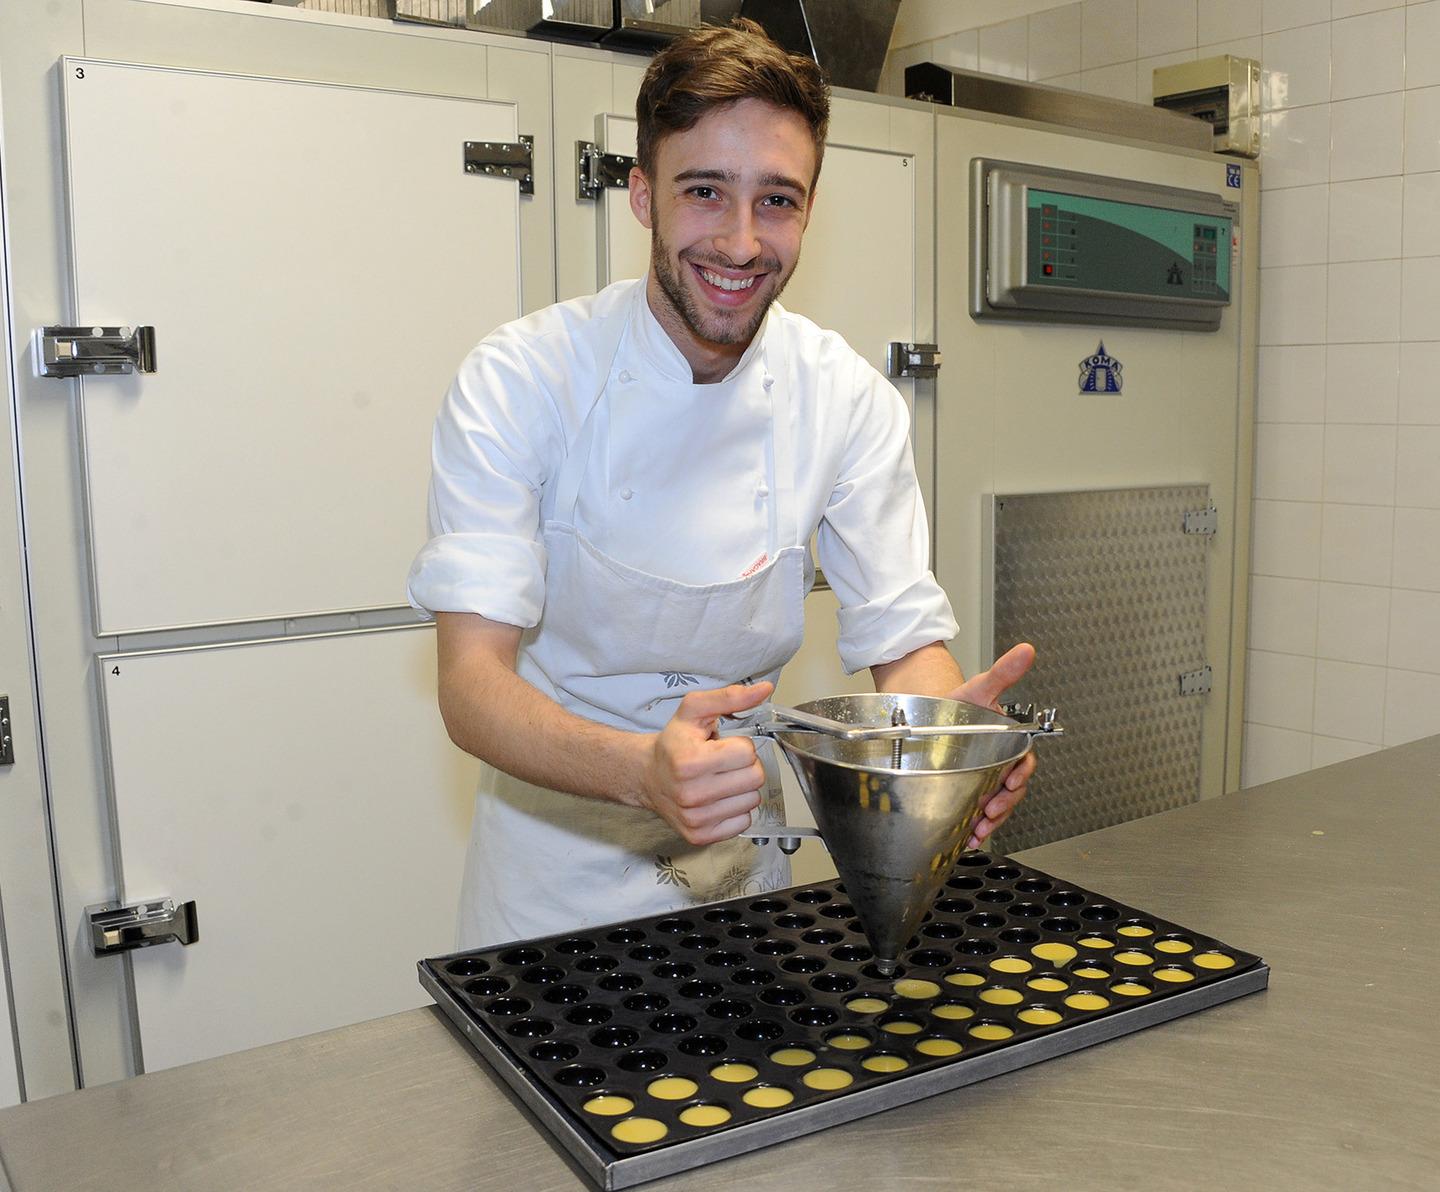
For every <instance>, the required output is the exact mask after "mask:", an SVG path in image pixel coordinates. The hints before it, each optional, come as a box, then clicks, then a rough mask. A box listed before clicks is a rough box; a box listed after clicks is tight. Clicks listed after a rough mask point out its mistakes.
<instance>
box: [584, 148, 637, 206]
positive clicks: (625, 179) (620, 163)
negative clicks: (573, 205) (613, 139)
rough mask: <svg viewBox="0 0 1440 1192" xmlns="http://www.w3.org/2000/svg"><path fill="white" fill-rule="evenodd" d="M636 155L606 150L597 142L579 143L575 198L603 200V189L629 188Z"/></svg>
mask: <svg viewBox="0 0 1440 1192" xmlns="http://www.w3.org/2000/svg"><path fill="white" fill-rule="evenodd" d="M634 165H635V159H634V158H633V157H627V156H626V155H625V154H623V153H604V152H602V151H601V150H600V149H599V148H598V147H597V146H596V144H595V142H594V141H576V142H575V197H576V198H577V199H591V200H595V199H599V197H600V192H601V191H602V190H629V189H630V170H631V169H632V168H633V167H634Z"/></svg>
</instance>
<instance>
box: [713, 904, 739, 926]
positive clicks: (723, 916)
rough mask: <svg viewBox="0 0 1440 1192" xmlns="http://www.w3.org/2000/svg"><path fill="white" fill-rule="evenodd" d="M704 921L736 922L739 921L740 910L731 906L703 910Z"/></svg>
mask: <svg viewBox="0 0 1440 1192" xmlns="http://www.w3.org/2000/svg"><path fill="white" fill-rule="evenodd" d="M705 922H707V923H738V922H740V912H739V911H737V910H736V909H735V908H734V907H733V906H722V907H717V908H716V909H715V910H713V911H706V912H705Z"/></svg>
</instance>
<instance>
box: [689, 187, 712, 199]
mask: <svg viewBox="0 0 1440 1192" xmlns="http://www.w3.org/2000/svg"><path fill="white" fill-rule="evenodd" d="M690 193H691V194H692V195H694V196H695V197H696V198H697V199H713V198H714V197H715V188H714V187H713V186H692V187H691V188H690Z"/></svg>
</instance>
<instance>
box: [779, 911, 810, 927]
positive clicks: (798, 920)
mask: <svg viewBox="0 0 1440 1192" xmlns="http://www.w3.org/2000/svg"><path fill="white" fill-rule="evenodd" d="M775 926H776V927H783V928H784V929H785V930H786V931H799V930H800V929H801V928H802V927H814V926H815V920H814V919H812V918H811V917H810V916H809V915H794V914H791V915H776V916H775Z"/></svg>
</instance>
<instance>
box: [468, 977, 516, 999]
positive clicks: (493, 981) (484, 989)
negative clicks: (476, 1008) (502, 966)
mask: <svg viewBox="0 0 1440 1192" xmlns="http://www.w3.org/2000/svg"><path fill="white" fill-rule="evenodd" d="M463 988H464V990H465V992H466V993H468V994H470V995H472V996H473V997H496V996H498V995H499V994H502V993H504V992H505V991H506V990H507V989H509V988H510V982H509V981H507V980H505V978H504V977H476V978H475V980H473V981H466V982H465V984H464V986H463Z"/></svg>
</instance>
